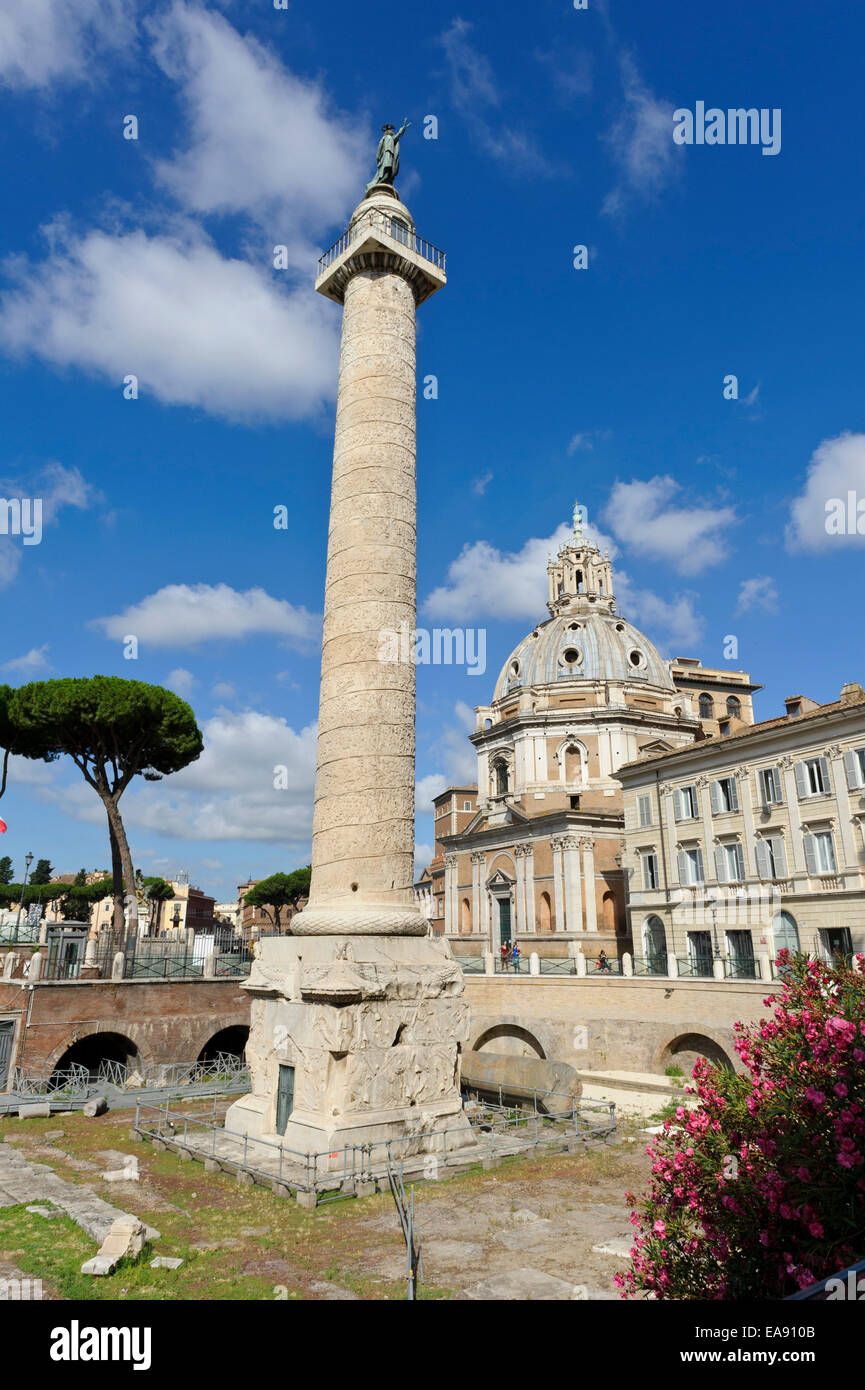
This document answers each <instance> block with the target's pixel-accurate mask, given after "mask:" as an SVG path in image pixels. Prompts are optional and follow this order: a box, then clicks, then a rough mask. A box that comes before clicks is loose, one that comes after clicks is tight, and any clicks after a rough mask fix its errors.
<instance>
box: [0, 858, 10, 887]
mask: <svg viewBox="0 0 865 1390" xmlns="http://www.w3.org/2000/svg"><path fill="white" fill-rule="evenodd" d="M12 873H13V869H12V860H11V859H10V858H9V855H8V854H4V855H3V858H2V859H0V883H11V882H12Z"/></svg>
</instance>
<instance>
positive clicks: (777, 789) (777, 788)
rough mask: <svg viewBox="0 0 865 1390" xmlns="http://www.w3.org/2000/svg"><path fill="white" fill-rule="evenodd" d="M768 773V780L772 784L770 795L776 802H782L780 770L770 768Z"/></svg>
mask: <svg viewBox="0 0 865 1390" xmlns="http://www.w3.org/2000/svg"><path fill="white" fill-rule="evenodd" d="M769 772H770V774H771V776H770V780H771V783H772V795H773V797H774V798H775V800H776V801H782V800H783V797H782V796H781V769H780V768H777V767H771V768H770V769H769Z"/></svg>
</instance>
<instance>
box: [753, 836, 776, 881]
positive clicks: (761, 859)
mask: <svg viewBox="0 0 865 1390" xmlns="http://www.w3.org/2000/svg"><path fill="white" fill-rule="evenodd" d="M754 847H755V850H756V853H757V877H758V878H771V877H772V875H771V873H770V871H769V847H768V845H767V844H766V841H765V840H757V841H755V846H754Z"/></svg>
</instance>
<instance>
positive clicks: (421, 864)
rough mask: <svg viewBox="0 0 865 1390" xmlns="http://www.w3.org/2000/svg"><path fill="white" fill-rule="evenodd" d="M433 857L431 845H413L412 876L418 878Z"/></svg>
mask: <svg viewBox="0 0 865 1390" xmlns="http://www.w3.org/2000/svg"><path fill="white" fill-rule="evenodd" d="M432 857H433V847H432V845H417V844H416V845H415V847H414V876H415V879H419V878H420V876H421V874H422V873H423V871H424V869H425V868H426V866H427V864H428V863H429V862H430V860H431V859H432Z"/></svg>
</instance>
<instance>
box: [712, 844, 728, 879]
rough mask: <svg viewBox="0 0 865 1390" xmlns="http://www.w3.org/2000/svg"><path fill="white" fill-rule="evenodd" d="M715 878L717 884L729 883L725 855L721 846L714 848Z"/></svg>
mask: <svg viewBox="0 0 865 1390" xmlns="http://www.w3.org/2000/svg"><path fill="white" fill-rule="evenodd" d="M715 877H716V879H717V880H718V882H719V883H727V882H729V876H728V874H727V854H726V851H725V849H724V846H723V845H716V846H715Z"/></svg>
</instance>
